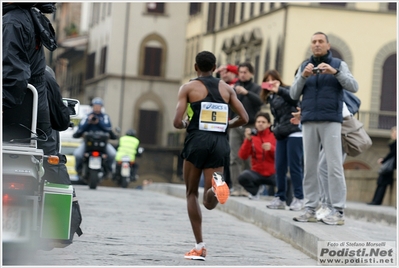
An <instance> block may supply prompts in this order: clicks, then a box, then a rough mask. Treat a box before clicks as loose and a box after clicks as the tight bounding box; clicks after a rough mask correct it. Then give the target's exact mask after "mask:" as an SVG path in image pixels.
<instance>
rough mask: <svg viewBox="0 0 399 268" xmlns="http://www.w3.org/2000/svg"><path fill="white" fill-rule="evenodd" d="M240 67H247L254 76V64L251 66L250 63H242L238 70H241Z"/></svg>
mask: <svg viewBox="0 0 399 268" xmlns="http://www.w3.org/2000/svg"><path fill="white" fill-rule="evenodd" d="M240 67H247V68H248V71H249V72H250V73H251V74H254V67H253V66H252V64H251V63H250V62H249V61H246V62H242V63H240V64H239V65H238V70H240Z"/></svg>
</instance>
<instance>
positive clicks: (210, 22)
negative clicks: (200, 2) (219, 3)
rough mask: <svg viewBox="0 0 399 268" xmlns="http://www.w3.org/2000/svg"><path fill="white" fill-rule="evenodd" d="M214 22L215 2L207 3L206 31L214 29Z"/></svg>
mask: <svg viewBox="0 0 399 268" xmlns="http://www.w3.org/2000/svg"><path fill="white" fill-rule="evenodd" d="M215 22H216V3H209V9H208V23H207V26H206V30H207V32H213V31H214V30H215Z"/></svg>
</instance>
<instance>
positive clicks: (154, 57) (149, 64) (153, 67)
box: [143, 46, 162, 76]
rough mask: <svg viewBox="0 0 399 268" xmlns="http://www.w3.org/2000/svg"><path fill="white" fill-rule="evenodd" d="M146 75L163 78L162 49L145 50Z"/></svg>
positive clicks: (151, 48) (149, 48)
mask: <svg viewBox="0 0 399 268" xmlns="http://www.w3.org/2000/svg"><path fill="white" fill-rule="evenodd" d="M144 53H145V60H144V72H143V74H144V75H150V76H161V64H162V48H159V47H149V46H147V47H146V48H145V52H144Z"/></svg>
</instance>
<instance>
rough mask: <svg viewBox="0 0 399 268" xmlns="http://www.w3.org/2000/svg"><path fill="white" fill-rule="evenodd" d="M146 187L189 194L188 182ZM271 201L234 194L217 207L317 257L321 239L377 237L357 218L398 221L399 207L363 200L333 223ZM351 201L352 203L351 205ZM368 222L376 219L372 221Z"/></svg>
mask: <svg viewBox="0 0 399 268" xmlns="http://www.w3.org/2000/svg"><path fill="white" fill-rule="evenodd" d="M144 189H145V190H151V191H156V192H160V193H163V194H167V195H171V196H175V197H179V198H185V186H184V185H181V184H167V183H153V184H151V185H148V186H146V187H144ZM202 195H203V188H200V189H199V200H200V202H201V203H202ZM267 203H268V201H267V200H266V199H261V200H259V201H253V200H249V199H248V198H244V197H230V198H229V199H228V201H227V202H226V203H225V204H224V205H218V206H217V207H216V208H217V209H219V210H221V211H224V212H226V213H229V214H231V215H234V216H235V217H237V218H239V219H241V220H243V221H246V222H250V223H253V224H254V225H256V226H258V227H260V228H262V229H263V230H265V231H267V232H268V233H270V234H271V235H273V236H275V237H276V238H279V239H281V240H283V241H285V242H287V243H289V244H291V245H292V246H293V247H295V248H297V249H299V250H301V251H302V252H304V253H305V254H307V255H308V256H310V257H312V258H313V259H317V245H318V241H367V240H370V241H372V240H373V238H372V237H371V236H369V235H368V233H367V230H362V229H361V227H360V228H359V226H357V225H358V222H357V221H356V220H354V219H353V218H356V219H366V220H369V219H371V220H374V221H376V219H377V218H378V219H379V220H384V221H385V222H386V223H388V224H389V223H393V224H394V225H396V210H395V209H394V208H392V207H389V208H387V210H389V209H392V213H384V211H382V212H379V213H375V211H367V210H366V209H363V210H361V209H359V207H361V206H362V204H355V205H354V208H347V209H346V210H345V214H346V215H347V217H346V219H345V225H344V226H331V225H326V224H323V223H300V222H295V221H293V220H292V218H293V217H294V216H296V215H298V214H300V212H298V211H290V210H288V208H287V209H286V210H272V209H267V208H266V204H267ZM350 205H351V204H349V205H348V206H350ZM364 206H367V205H364ZM370 209H374V210H376V209H380V208H379V206H378V207H373V208H370ZM350 214H351V215H352V216H351V215H350ZM365 224H375V223H372V222H370V223H365ZM382 225H384V224H382ZM379 228H381V227H379ZM390 229H392V228H390ZM395 233H396V232H395ZM381 240H383V239H381ZM395 240H396V238H395Z"/></svg>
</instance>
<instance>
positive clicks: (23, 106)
mask: <svg viewBox="0 0 399 268" xmlns="http://www.w3.org/2000/svg"><path fill="white" fill-rule="evenodd" d="M55 10H56V7H55V3H18V2H9V3H3V36H2V37H3V141H12V140H14V141H17V142H26V141H29V140H30V137H31V133H30V126H31V116H30V115H31V111H32V96H31V95H30V93H29V94H27V93H28V92H30V91H29V90H28V89H27V86H28V83H29V84H32V85H33V86H34V87H35V88H36V90H37V93H38V110H37V128H36V135H37V146H38V148H39V149H43V152H44V154H45V155H50V154H54V153H55V150H54V148H55V146H54V145H55V143H56V142H55V140H54V138H53V137H52V135H51V133H52V128H51V122H50V115H49V107H48V103H47V90H46V84H45V78H44V73H45V68H46V62H45V56H44V48H43V46H45V47H46V48H47V49H49V50H50V51H54V50H55V49H56V48H57V43H56V41H55V32H54V29H53V27H52V25H51V23H50V21H49V20H48V19H47V17H46V16H45V15H44V14H43V13H47V14H51V13H53V12H54V11H55ZM33 131H35V130H33Z"/></svg>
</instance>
